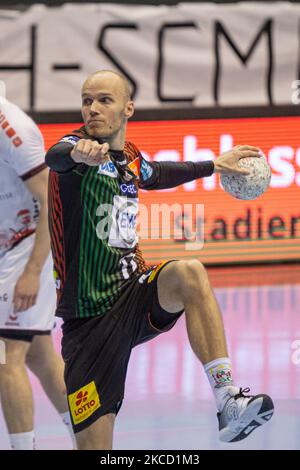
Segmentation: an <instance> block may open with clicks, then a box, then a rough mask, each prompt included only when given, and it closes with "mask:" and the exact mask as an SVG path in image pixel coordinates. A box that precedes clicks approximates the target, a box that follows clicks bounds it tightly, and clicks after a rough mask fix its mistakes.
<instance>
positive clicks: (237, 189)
mask: <svg viewBox="0 0 300 470" xmlns="http://www.w3.org/2000/svg"><path fill="white" fill-rule="evenodd" d="M238 165H239V166H240V167H242V168H245V169H247V170H249V171H250V174H249V175H233V174H231V175H230V174H228V175H226V174H221V183H222V185H223V188H224V189H225V191H226V192H227V193H229V194H231V196H233V197H236V198H237V199H244V200H251V199H256V198H257V197H259V196H261V195H262V194H263V193H264V192H265V191H266V190H267V189H268V187H269V184H270V181H271V176H272V174H271V169H270V167H269V165H268V162H267V160H266V158H265V157H264V156H263V157H257V158H256V157H245V158H241V159H240V160H239V162H238Z"/></svg>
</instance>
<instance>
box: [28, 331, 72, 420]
mask: <svg viewBox="0 0 300 470" xmlns="http://www.w3.org/2000/svg"><path fill="white" fill-rule="evenodd" d="M26 365H27V366H28V367H29V369H30V370H31V371H32V372H33V373H34V375H36V376H37V377H38V379H39V381H40V383H41V385H42V387H43V389H44V391H45V393H46V395H47V397H48V398H49V399H50V401H51V402H52V403H53V405H54V406H55V408H56V409H57V411H58V412H59V413H64V412H65V411H67V409H68V406H67V398H66V386H65V383H64V379H63V375H64V363H63V360H62V358H61V357H60V356H59V354H58V353H57V352H56V350H55V348H54V345H53V342H52V337H51V335H50V334H47V335H35V336H34V338H33V340H32V343H31V346H30V348H29V350H28V352H27V355H26Z"/></svg>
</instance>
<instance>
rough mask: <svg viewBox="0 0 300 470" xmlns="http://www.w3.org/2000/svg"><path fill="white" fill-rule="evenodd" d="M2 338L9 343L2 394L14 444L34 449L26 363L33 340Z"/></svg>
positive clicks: (0, 372)
mask: <svg viewBox="0 0 300 470" xmlns="http://www.w3.org/2000/svg"><path fill="white" fill-rule="evenodd" d="M12 335H13V333H12ZM1 341H4V342H5V346H6V351H5V352H6V364H1V365H0V396H1V404H2V410H3V415H4V419H5V421H6V425H7V429H8V432H9V437H10V441H11V445H12V447H13V448H15V449H33V448H34V432H33V428H34V424H33V399H32V390H31V384H30V381H29V378H28V374H27V371H26V366H25V358H26V354H27V351H28V349H29V347H30V342H29V341H22V340H19V339H11V338H9V339H8V338H2V337H1Z"/></svg>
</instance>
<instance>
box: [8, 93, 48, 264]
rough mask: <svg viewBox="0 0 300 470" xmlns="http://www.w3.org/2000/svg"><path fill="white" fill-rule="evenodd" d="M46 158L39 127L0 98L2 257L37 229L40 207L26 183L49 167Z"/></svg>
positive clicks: (18, 109) (19, 110)
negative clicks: (46, 165)
mask: <svg viewBox="0 0 300 470" xmlns="http://www.w3.org/2000/svg"><path fill="white" fill-rule="evenodd" d="M44 156H45V149H44V141H43V137H42V134H41V132H40V131H39V129H38V127H37V126H36V124H35V123H34V122H33V121H32V119H31V118H30V117H29V116H27V114H25V113H24V112H23V111H22V110H21V109H20V108H18V106H16V105H14V104H12V103H10V102H9V101H7V100H6V99H5V98H2V97H0V258H1V257H2V256H3V255H4V253H6V252H7V250H9V249H10V248H11V247H12V246H14V245H15V244H16V243H17V242H19V241H20V240H22V239H23V238H25V237H26V236H28V235H29V234H31V233H33V232H34V231H35V229H36V224H37V221H38V218H39V212H40V207H39V203H38V201H37V200H36V199H35V198H34V197H33V196H32V194H31V192H30V191H29V190H28V189H27V187H26V185H25V184H24V181H26V179H28V178H30V177H31V176H33V175H35V174H36V173H38V172H39V171H41V170H42V169H43V168H45V163H44Z"/></svg>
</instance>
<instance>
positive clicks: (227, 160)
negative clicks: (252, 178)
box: [139, 145, 261, 189]
mask: <svg viewBox="0 0 300 470" xmlns="http://www.w3.org/2000/svg"><path fill="white" fill-rule="evenodd" d="M259 152H260V150H259V149H258V148H257V147H253V146H250V145H240V146H236V147H234V148H233V149H231V150H229V151H227V152H224V153H223V154H222V155H220V156H219V157H217V158H216V160H214V161H212V160H207V161H203V162H190V161H188V162H148V161H146V160H144V159H143V158H141V162H140V181H139V186H140V187H141V188H142V189H168V188H174V187H176V186H179V185H181V184H184V183H188V182H189V181H193V180H195V179H198V178H205V177H207V176H210V175H212V174H213V173H233V174H244V175H246V174H249V171H248V170H246V169H243V168H241V167H239V165H238V161H239V160H240V159H241V158H245V157H260V156H261V154H260V153H259Z"/></svg>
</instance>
